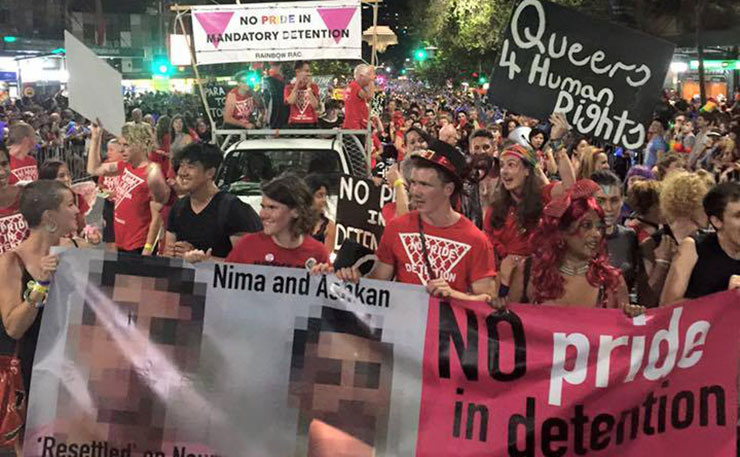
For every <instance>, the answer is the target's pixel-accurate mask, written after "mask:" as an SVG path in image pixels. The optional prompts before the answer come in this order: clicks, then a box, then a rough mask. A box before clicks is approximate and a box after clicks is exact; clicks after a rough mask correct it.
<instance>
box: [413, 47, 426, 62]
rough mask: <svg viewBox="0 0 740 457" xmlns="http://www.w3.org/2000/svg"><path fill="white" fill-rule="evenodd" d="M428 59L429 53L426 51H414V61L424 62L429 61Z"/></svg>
mask: <svg viewBox="0 0 740 457" xmlns="http://www.w3.org/2000/svg"><path fill="white" fill-rule="evenodd" d="M427 57H428V55H427V51H426V50H424V49H417V50H416V51H414V59H415V60H418V61H419V62H424V61H425V60H427Z"/></svg>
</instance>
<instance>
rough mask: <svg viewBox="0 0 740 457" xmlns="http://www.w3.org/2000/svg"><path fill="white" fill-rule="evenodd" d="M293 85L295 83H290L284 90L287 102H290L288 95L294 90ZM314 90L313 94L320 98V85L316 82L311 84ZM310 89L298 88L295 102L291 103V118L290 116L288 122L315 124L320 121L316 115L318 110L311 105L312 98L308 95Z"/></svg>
mask: <svg viewBox="0 0 740 457" xmlns="http://www.w3.org/2000/svg"><path fill="white" fill-rule="evenodd" d="M293 86H295V84H288V85H287V86H285V90H284V91H283V97H284V98H285V100H286V102H285V103H288V102H287V100H288V97H289V96H290V94H291V93H292V92H293ZM310 90H311V91H312V92H313V95H314V96H315V97H316V98H317V99H318V98H319V86H317V85H316V84H311V89H310ZM308 91H309V89H308V88H306V89H298V90H297V91H296V98H295V103H293V104H292V105H290V118H288V124H315V123H317V122H318V121H319V118H318V116H316V110H315V109H314V108H313V106H311V100H310V98H309V96H308V94H309V92H308Z"/></svg>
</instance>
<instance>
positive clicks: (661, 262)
mask: <svg viewBox="0 0 740 457" xmlns="http://www.w3.org/2000/svg"><path fill="white" fill-rule="evenodd" d="M655 263H659V264H661V265H670V264H671V262H669V261H668V260H666V259H655Z"/></svg>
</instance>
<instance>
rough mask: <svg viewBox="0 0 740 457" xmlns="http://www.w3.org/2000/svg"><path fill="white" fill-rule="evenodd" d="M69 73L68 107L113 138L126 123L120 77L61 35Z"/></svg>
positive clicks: (72, 39) (67, 35)
mask: <svg viewBox="0 0 740 457" xmlns="http://www.w3.org/2000/svg"><path fill="white" fill-rule="evenodd" d="M64 47H65V49H66V50H67V70H68V71H69V83H68V86H67V87H68V91H69V107H70V108H71V109H73V110H74V111H76V112H78V113H80V114H81V115H83V116H85V117H86V118H88V119H96V118H97V119H100V121H101V122H102V124H103V127H104V128H105V129H106V130H107V131H109V132H111V133H113V134H116V135H120V134H121V127H123V124H124V123H125V122H126V114H125V112H124V108H123V89H122V87H123V86H122V85H121V74H120V73H119V72H117V71H116V70H115V69H114V68H113V67H111V66H110V65H108V64H107V63H105V61H104V60H102V59H101V58H100V57H98V56H97V54H95V53H94V52H93V51H91V50H90V49H89V48H88V47H87V46H85V45H84V44H83V43H82V42H81V41H80V40H78V39H77V38H75V37H74V35H72V34H71V33H69V32H68V31H66V30H65V31H64Z"/></svg>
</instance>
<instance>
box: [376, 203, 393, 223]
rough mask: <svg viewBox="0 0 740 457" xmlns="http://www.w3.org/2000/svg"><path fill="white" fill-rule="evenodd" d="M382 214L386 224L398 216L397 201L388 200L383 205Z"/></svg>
mask: <svg viewBox="0 0 740 457" xmlns="http://www.w3.org/2000/svg"><path fill="white" fill-rule="evenodd" d="M380 214H382V215H383V220H384V221H385V225H388V223H389V222H390V221H392V220H393V219H395V218H396V202H388V203H386V204H385V205H383V208H382V209H381V210H380Z"/></svg>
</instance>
